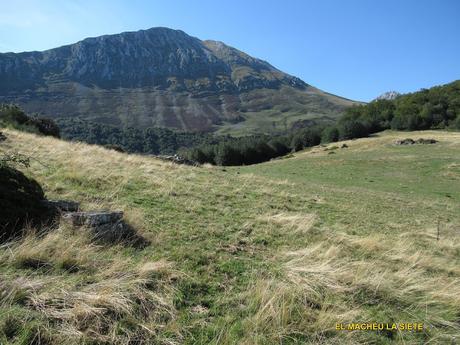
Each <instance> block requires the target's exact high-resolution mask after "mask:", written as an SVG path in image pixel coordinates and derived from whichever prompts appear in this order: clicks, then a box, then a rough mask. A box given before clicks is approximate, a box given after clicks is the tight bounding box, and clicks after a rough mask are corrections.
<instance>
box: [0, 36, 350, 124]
mask: <svg viewBox="0 0 460 345" xmlns="http://www.w3.org/2000/svg"><path fill="white" fill-rule="evenodd" d="M0 102H15V103H18V104H20V105H21V106H23V107H24V108H25V109H26V110H27V111H29V112H40V113H42V114H44V115H47V116H51V117H80V118H85V119H90V120H94V121H96V122H101V123H112V124H115V125H119V126H134V127H142V126H157V127H167V128H176V129H181V130H195V131H197V130H198V131H203V130H204V131H210V130H216V129H219V128H221V127H222V126H223V125H228V126H230V127H232V125H234V124H238V123H241V122H245V121H246V120H247V119H248V118H251V117H255V118H256V119H257V120H262V122H270V123H275V124H277V125H278V127H279V126H280V124H281V120H282V121H284V119H285V118H286V117H287V118H289V120H290V121H289V122H294V121H297V120H305V119H309V120H310V119H311V118H314V119H317V120H320V119H321V118H324V117H325V116H328V117H331V118H335V117H337V116H339V115H340V114H341V113H342V111H343V109H344V108H345V107H347V106H348V105H351V104H353V102H350V101H347V100H344V99H343V98H339V97H336V96H334V95H330V94H326V93H324V92H323V91H321V90H318V89H316V88H314V87H312V86H311V85H309V84H307V83H305V82H304V81H302V80H301V79H299V78H297V77H294V76H291V75H289V74H286V73H284V72H282V71H280V70H278V69H277V68H275V67H274V66H272V65H270V64H269V63H268V62H266V61H263V60H260V59H257V58H254V57H251V56H249V55H248V54H246V53H244V52H242V51H240V50H238V49H236V48H233V47H230V46H228V45H226V44H225V43H223V42H220V41H213V40H205V41H201V40H200V39H198V38H195V37H192V36H189V35H187V34H186V33H185V32H183V31H181V30H172V29H168V28H151V29H147V30H140V31H129V32H124V33H121V34H114V35H103V36H99V37H90V38H86V39H84V40H81V41H79V42H77V43H74V44H70V45H65V46H62V47H58V48H53V49H48V50H45V51H42V52H37V51H34V52H22V53H1V54H0ZM246 113H249V114H246ZM283 113H285V114H283ZM277 125H275V126H274V127H277ZM256 127H257V126H255V128H254V130H257V128H256ZM262 127H263V126H262ZM272 127H273V125H272Z"/></svg>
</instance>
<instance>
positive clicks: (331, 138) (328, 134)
mask: <svg viewBox="0 0 460 345" xmlns="http://www.w3.org/2000/svg"><path fill="white" fill-rule="evenodd" d="M338 140H339V130H338V129H337V127H335V126H331V127H326V128H325V129H324V130H323V132H322V133H321V142H323V143H333V142H336V141H338Z"/></svg>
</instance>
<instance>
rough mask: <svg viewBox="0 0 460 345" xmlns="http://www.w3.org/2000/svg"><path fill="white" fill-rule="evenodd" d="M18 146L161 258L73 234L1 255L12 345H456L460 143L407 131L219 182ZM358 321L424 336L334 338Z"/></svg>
mask: <svg viewBox="0 0 460 345" xmlns="http://www.w3.org/2000/svg"><path fill="white" fill-rule="evenodd" d="M6 134H7V136H8V140H7V141H6V142H5V144H4V145H6V146H7V149H11V150H13V149H14V150H17V151H19V152H22V153H24V154H26V155H29V156H34V157H36V159H37V160H34V161H33V162H31V167H30V169H29V171H30V173H31V176H32V177H33V178H35V179H36V180H37V181H39V183H40V184H41V185H42V186H44V188H45V190H46V193H47V195H49V196H50V197H51V198H59V199H70V200H79V201H82V208H83V209H102V208H106V209H117V210H118V209H119V210H123V211H124V213H125V217H126V218H127V221H129V223H130V224H132V225H133V226H134V227H135V228H136V229H137V230H138V231H139V232H140V233H141V234H142V235H143V236H145V237H147V238H148V239H149V240H150V242H151V245H150V246H148V247H145V248H143V249H136V248H133V247H128V246H100V245H97V244H95V243H93V242H91V241H90V240H89V239H87V237H86V235H85V233H83V232H78V231H77V232H75V231H71V230H70V229H65V228H61V229H58V230H57V231H53V232H50V233H49V234H48V235H46V236H45V237H40V238H36V237H32V236H29V237H27V238H25V239H23V240H22V241H19V242H16V243H13V244H10V245H9V246H8V247H0V284H2V285H1V286H0V343H2V344H3V343H5V344H15V343H19V342H20V341H21V339H27V340H28V341H29V343H30V342H31V341H30V339H46V340H47V341H48V343H49V344H53V345H54V344H89V343H93V344H126V345H127V344H248V345H249V344H251V345H253V344H264V345H265V344H369V343H370V344H391V343H395V342H396V343H404V344H421V343H433V344H436V343H438V344H451V343H456V342H458V340H459V339H460V326H459V324H458V310H459V308H460V297H459V296H460V284H459V283H460V269H459V267H460V265H459V264H460V241H459V237H460V235H459V232H458V229H459V228H460V216H459V214H458V210H459V207H460V183H459V181H460V154H459V153H460V134H459V133H454V132H438V131H429V132H416V133H413V134H412V135H413V136H414V137H415V138H425V139H427V138H433V139H436V140H438V143H437V144H436V145H402V146H399V145H394V142H395V141H396V140H399V139H404V138H405V137H406V136H407V133H398V132H385V133H382V134H379V135H378V136H376V137H373V138H366V139H359V140H353V141H347V142H339V143H334V145H332V144H331V145H330V146H329V147H320V146H318V147H314V148H312V149H310V150H308V151H302V152H298V153H295V154H293V155H292V156H290V158H285V159H280V160H277V161H272V162H267V163H264V164H259V165H254V166H245V167H227V168H225V169H222V168H217V167H188V166H182V165H181V166H179V165H175V164H172V163H168V162H163V161H159V160H156V159H153V158H149V157H142V156H137V155H127V154H124V153H118V152H115V151H113V150H105V149H103V148H101V147H97V146H89V145H84V144H81V143H67V142H63V141H59V140H57V139H54V138H50V137H39V136H34V135H31V134H28V133H21V132H17V131H12V130H7V131H6ZM343 144H346V145H347V146H348V147H347V148H343V149H342V148H341V147H342V146H343ZM334 146H335V147H334ZM326 149H327V150H326ZM329 152H335V154H329ZM38 161H42V162H46V166H45V165H43V164H40V163H38ZM438 234H439V235H438ZM362 322H365V323H367V322H381V323H390V324H391V323H393V322H394V323H401V322H415V323H423V330H422V331H415V332H414V331H402V330H376V331H361V330H354V331H346V330H345V331H344V330H337V329H336V325H337V324H343V325H346V324H348V323H362ZM15 325H16V327H14V326H15ZM25 343H27V342H25Z"/></svg>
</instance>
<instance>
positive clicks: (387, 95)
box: [376, 91, 401, 101]
mask: <svg viewBox="0 0 460 345" xmlns="http://www.w3.org/2000/svg"><path fill="white" fill-rule="evenodd" d="M398 96H401V94H400V93H399V92H397V91H388V92H385V93H382V94H381V95H380V96H378V97H377V98H376V100H378V99H386V100H390V101H391V100H393V99H396V98H397V97H398Z"/></svg>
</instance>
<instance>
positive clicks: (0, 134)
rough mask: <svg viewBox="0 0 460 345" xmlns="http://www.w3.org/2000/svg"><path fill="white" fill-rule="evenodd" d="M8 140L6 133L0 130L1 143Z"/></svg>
mask: <svg viewBox="0 0 460 345" xmlns="http://www.w3.org/2000/svg"><path fill="white" fill-rule="evenodd" d="M5 140H6V135H5V134H3V133H2V132H0V143H1V142H2V141H5Z"/></svg>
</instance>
